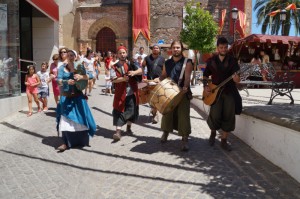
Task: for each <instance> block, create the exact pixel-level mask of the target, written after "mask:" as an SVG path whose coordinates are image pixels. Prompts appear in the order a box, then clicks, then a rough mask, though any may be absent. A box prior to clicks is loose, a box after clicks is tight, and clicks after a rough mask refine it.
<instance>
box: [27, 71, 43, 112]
mask: <svg viewBox="0 0 300 199" xmlns="http://www.w3.org/2000/svg"><path fill="white" fill-rule="evenodd" d="M40 83H41V82H40V78H39V77H38V75H37V74H36V71H35V67H34V66H33V65H29V66H28V71H27V74H26V76H25V85H26V94H27V99H28V108H29V111H28V114H27V117H29V116H31V115H32V96H33V98H34V101H35V103H36V105H37V107H38V112H41V107H40V103H39V99H38V96H37V94H38V85H39V84H40Z"/></svg>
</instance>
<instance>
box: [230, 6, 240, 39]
mask: <svg viewBox="0 0 300 199" xmlns="http://www.w3.org/2000/svg"><path fill="white" fill-rule="evenodd" d="M238 12H239V10H238V9H237V8H232V10H231V18H232V20H233V42H235V22H236V20H237V18H238Z"/></svg>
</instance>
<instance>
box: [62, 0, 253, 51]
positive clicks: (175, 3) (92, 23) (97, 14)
mask: <svg viewBox="0 0 300 199" xmlns="http://www.w3.org/2000/svg"><path fill="white" fill-rule="evenodd" d="M186 2H187V0H150V32H151V33H150V34H151V35H150V36H151V41H150V42H148V41H147V40H146V39H145V38H144V37H143V36H141V35H140V36H139V37H138V39H137V41H136V43H133V42H132V30H131V29H132V17H131V16H132V0H74V9H73V10H74V11H73V15H74V18H73V21H71V17H70V16H69V18H70V19H69V23H71V24H73V30H72V31H67V30H64V31H63V32H69V34H70V33H71V35H70V36H71V37H72V38H73V39H70V38H68V39H64V40H63V41H64V44H61V45H65V46H74V47H73V48H74V49H77V50H79V49H86V47H87V46H90V47H92V48H93V49H94V48H95V43H96V41H95V39H96V35H97V33H98V31H100V30H101V28H103V27H109V28H111V29H112V30H113V31H114V32H115V34H116V36H117V39H116V40H117V41H116V43H117V45H119V44H120V43H123V44H124V45H126V46H127V47H129V49H132V51H131V52H132V53H135V52H136V51H138V48H139V47H140V46H143V47H145V51H146V52H148V46H149V45H151V44H153V43H157V42H158V40H162V39H163V40H164V41H165V43H167V44H169V43H171V42H172V41H173V40H175V39H179V35H180V31H181V29H182V16H183V7H184V5H185V3H186ZM196 2H200V3H201V4H202V7H203V8H205V9H207V10H208V11H209V12H210V13H212V15H213V17H214V19H215V20H216V22H218V21H219V18H220V16H221V10H222V9H227V14H226V20H225V24H224V28H223V31H222V36H225V37H227V38H228V40H229V41H232V38H233V36H232V35H230V30H229V28H230V23H231V13H230V0H225V1H224V0H196ZM245 5H246V6H245V13H246V15H247V30H246V33H247V34H250V32H251V18H252V16H251V13H252V10H251V9H248V8H252V1H251V0H245ZM65 18H66V17H65ZM63 23H68V21H66V20H65V19H64V20H63ZM65 27H66V28H70V25H67V26H65ZM63 28H64V27H63ZM237 38H238V36H237ZM65 42H66V43H65ZM72 42H74V43H73V44H72Z"/></svg>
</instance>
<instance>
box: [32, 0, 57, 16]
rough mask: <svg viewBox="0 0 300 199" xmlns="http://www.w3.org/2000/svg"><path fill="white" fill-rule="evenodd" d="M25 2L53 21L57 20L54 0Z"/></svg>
mask: <svg viewBox="0 0 300 199" xmlns="http://www.w3.org/2000/svg"><path fill="white" fill-rule="evenodd" d="M27 2H28V3H30V4H31V5H32V6H34V7H35V8H36V9H38V10H39V11H41V12H42V13H44V14H45V15H46V16H47V17H49V18H50V19H52V20H53V21H59V12H58V9H59V8H58V5H57V4H56V3H55V1H54V0H27Z"/></svg>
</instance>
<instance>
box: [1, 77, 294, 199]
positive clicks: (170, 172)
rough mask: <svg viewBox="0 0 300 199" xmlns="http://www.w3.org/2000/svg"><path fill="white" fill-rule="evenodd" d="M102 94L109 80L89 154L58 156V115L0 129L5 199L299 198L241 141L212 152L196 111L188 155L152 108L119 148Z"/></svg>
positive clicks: (95, 104) (14, 121) (12, 121)
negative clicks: (155, 119) (154, 120)
mask: <svg viewBox="0 0 300 199" xmlns="http://www.w3.org/2000/svg"><path fill="white" fill-rule="evenodd" d="M102 88H103V76H101V81H100V80H99V81H98V87H97V89H94V90H93V95H92V96H91V97H90V98H89V100H88V103H89V105H90V107H91V110H92V113H93V115H94V117H95V120H96V123H97V125H98V130H97V132H96V135H95V136H94V138H93V139H92V140H91V143H90V144H91V147H86V148H83V149H71V150H68V151H65V152H64V153H57V152H56V151H55V150H54V149H55V148H56V147H57V146H59V145H60V144H61V140H60V138H58V137H57V133H56V130H55V110H54V108H51V109H50V111H49V112H47V113H39V114H38V113H36V114H33V116H31V117H29V118H28V117H26V113H27V108H26V109H24V110H22V111H20V112H18V113H16V114H14V115H12V116H10V117H8V118H5V119H4V120H2V121H1V122H0V140H1V142H0V157H1V158H0V198H1V199H2V198H3V199H7V198H9V199H10V198H17V199H20V198H22V199H25V198H28V199H29V198H30V199H32V198H47V199H48V198H72V199H73V198H74V199H77V198H78V199H82V198H85V199H88V198H91V199H93V198H101V199H102V198H113V199H115V198H133V199H135V198H136V199H141V198H145V199H146V198H149V199H153V198H196V199H199V198H201V199H202V198H300V186H299V183H297V182H296V181H295V180H294V179H293V178H291V177H290V176H288V175H287V174H286V173H285V172H283V171H282V170H281V169H280V168H278V167H277V166H275V165H273V164H271V163H270V162H269V161H268V160H266V159H265V158H263V157H262V156H260V155H259V154H258V153H256V152H255V151H254V150H252V149H251V148H250V147H248V146H247V145H246V144H244V143H243V142H242V141H240V140H239V139H237V138H236V137H234V136H231V137H230V141H231V143H232V145H233V149H234V150H233V151H232V152H230V153H228V152H224V151H223V150H221V149H220V147H219V142H217V143H216V146H215V147H209V146H208V144H207V139H208V137H209V129H208V127H207V125H206V122H205V115H204V114H202V113H201V112H199V113H198V112H196V111H195V110H194V109H191V122H192V134H191V137H190V148H191V150H190V151H189V152H187V153H185V152H181V151H180V150H179V148H180V137H178V136H177V135H176V133H174V134H171V135H170V139H169V141H168V142H167V143H165V144H161V143H160V141H159V138H160V136H161V131H160V128H159V127H160V124H155V125H153V124H151V123H150V119H149V117H148V116H149V107H148V106H146V105H143V106H140V119H139V121H138V123H137V124H134V125H133V131H134V135H133V136H124V137H122V140H121V141H120V142H117V143H113V142H112V134H113V133H114V127H113V125H112V116H111V112H112V100H113V97H110V96H105V95H100V94H99V93H100V90H101V89H102ZM195 89H196V88H195ZM52 97H53V96H51V97H50V104H51V105H50V107H54V104H53V99H52Z"/></svg>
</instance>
